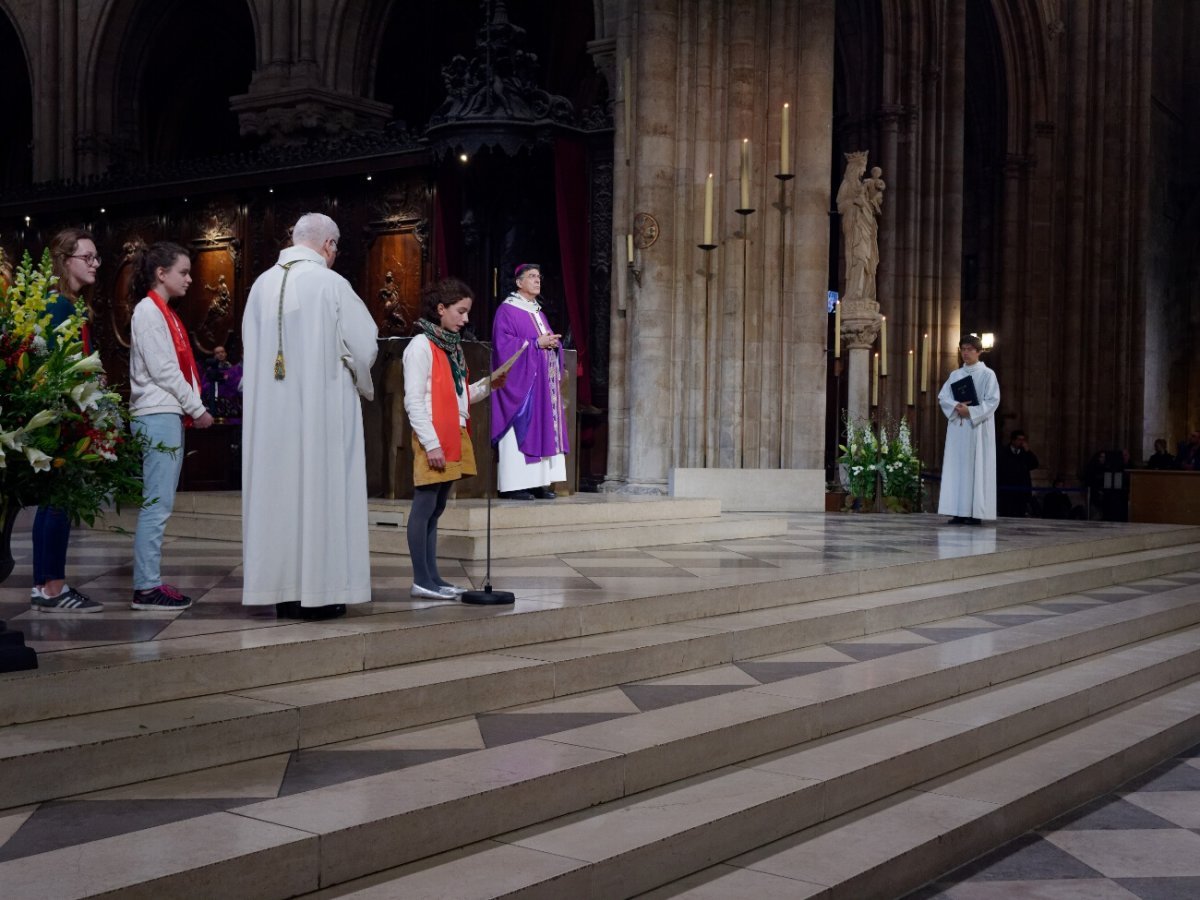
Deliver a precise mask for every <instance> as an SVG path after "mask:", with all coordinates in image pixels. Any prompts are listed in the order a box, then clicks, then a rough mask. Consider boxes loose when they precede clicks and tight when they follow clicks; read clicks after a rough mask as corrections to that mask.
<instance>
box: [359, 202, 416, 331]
mask: <svg viewBox="0 0 1200 900" xmlns="http://www.w3.org/2000/svg"><path fill="white" fill-rule="evenodd" d="M422 281H423V267H422V261H421V242H420V240H419V239H418V235H417V226H416V223H415V222H413V223H410V224H408V225H407V226H401V227H400V228H398V229H396V230H388V231H382V232H379V233H376V234H375V235H374V238H373V239H372V240H371V244H370V247H369V249H368V251H367V275H366V293H365V295H364V297H363V299H364V300H365V301H366V303H367V307H368V308H369V309H370V310H371V315H373V316H374V317H375V323H376V324H377V325H378V326H379V334H380V337H407V336H408V335H410V334H411V333H412V326H413V323H415V322H416V321H417V319H418V318H419V317H420V304H421V284H422Z"/></svg>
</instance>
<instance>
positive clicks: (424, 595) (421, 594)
mask: <svg viewBox="0 0 1200 900" xmlns="http://www.w3.org/2000/svg"><path fill="white" fill-rule="evenodd" d="M408 596H410V597H417V598H420V599H421V600H450V599H453V598H455V597H457V596H458V595H457V594H443V593H442V592H441V590H440V589H439V590H430V589H429V588H427V587H421V586H420V585H419V584H414V585H413V586H412V587H411V588H409V591H408Z"/></svg>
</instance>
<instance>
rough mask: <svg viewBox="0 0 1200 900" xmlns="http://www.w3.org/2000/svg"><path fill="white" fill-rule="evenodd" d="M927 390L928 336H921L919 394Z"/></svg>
mask: <svg viewBox="0 0 1200 900" xmlns="http://www.w3.org/2000/svg"><path fill="white" fill-rule="evenodd" d="M928 390H929V334H928V333H926V334H924V335H922V336H921V393H922V394H924V393H926V392H927V391H928Z"/></svg>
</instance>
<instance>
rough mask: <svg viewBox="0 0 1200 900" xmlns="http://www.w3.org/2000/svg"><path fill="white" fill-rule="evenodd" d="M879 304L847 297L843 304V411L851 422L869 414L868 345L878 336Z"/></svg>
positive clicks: (869, 377)
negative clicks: (845, 365)
mask: <svg viewBox="0 0 1200 900" xmlns="http://www.w3.org/2000/svg"><path fill="white" fill-rule="evenodd" d="M879 323H880V316H879V304H878V303H876V302H875V301H874V300H848V301H844V302H843V304H842V350H843V352H846V354H847V356H849V371H848V372H847V381H846V415H847V417H848V418H849V420H850V421H851V422H860V421H867V420H869V419H870V418H871V348H872V347H873V346H874V345H875V339H876V338H877V337H879Z"/></svg>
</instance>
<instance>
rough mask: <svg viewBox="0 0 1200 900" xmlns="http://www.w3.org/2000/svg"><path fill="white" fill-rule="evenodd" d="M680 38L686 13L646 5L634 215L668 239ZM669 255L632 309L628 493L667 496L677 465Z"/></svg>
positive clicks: (645, 270) (636, 67)
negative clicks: (643, 215) (652, 221)
mask: <svg viewBox="0 0 1200 900" xmlns="http://www.w3.org/2000/svg"><path fill="white" fill-rule="evenodd" d="M678 33H679V12H678V6H677V4H676V3H674V2H673V0H647V2H644V3H641V4H640V5H639V13H638V46H639V52H638V53H637V54H636V55H635V57H634V59H633V61H632V67H633V90H634V97H635V100H634V103H635V106H636V109H637V128H636V129H635V134H636V140H635V144H636V149H635V151H634V158H633V180H634V182H633V190H632V191H631V192H630V196H632V197H633V199H634V208H633V209H632V210H631V212H637V211H639V210H647V211H651V212H652V213H653V214H654V215H655V216H656V217H657V218H658V222H659V226H660V228H661V229H662V232H663V233H665V234H672V235H673V234H674V233H675V228H674V226H675V222H674V221H673V217H672V211H673V208H674V204H675V168H676V163H675V156H676V149H677V138H676V95H675V84H676V76H677V71H676V69H677V65H676V53H677V48H678ZM631 227H632V225H627V226H626V228H627V229H628V228H631ZM669 247H670V244H669V243H668V242H667V241H665V240H660V241H658V242H657V243H656V244H655V245H654V246H653V247H651V248H649V249H648V250H645V251H643V252H641V253H640V260H639V262H640V265H641V284H640V285H639V286H638V287H636V288H635V289H634V290H633V293H632V295H631V296H630V298H629V304H628V305H629V310H628V312H629V319H630V331H629V355H630V359H631V360H632V361H633V364H634V367H635V370H636V371H635V373H634V374H635V376H636V377H631V378H630V382H629V445H630V454H629V476H628V479H627V481H626V486H625V490H627V491H631V492H635V493H663V492H665V491H666V484H667V469H668V468H669V467H670V464H671V448H672V443H673V442H672V427H673V423H674V415H675V403H674V395H675V393H676V389H677V387H678V384H677V379H676V378H675V376H674V375H673V366H672V362H673V359H672V357H673V351H674V349H675V348H673V346H672V333H671V306H672V297H673V294H674V282H675V272H676V270H675V266H674V260H673V259H672V258H671V257H670V255H669V253H670V251H669ZM622 258H624V255H622Z"/></svg>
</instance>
